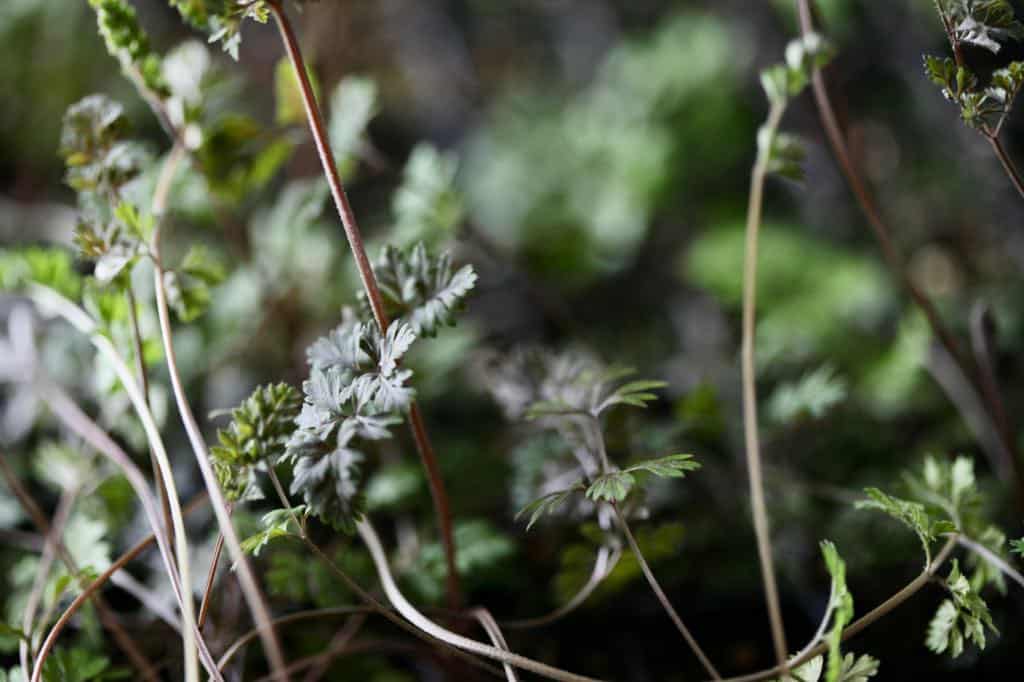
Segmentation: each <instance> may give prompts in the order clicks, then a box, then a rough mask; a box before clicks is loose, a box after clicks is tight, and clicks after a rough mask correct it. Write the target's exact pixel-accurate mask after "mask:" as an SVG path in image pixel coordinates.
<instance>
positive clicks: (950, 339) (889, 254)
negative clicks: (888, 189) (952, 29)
mask: <svg viewBox="0 0 1024 682" xmlns="http://www.w3.org/2000/svg"><path fill="white" fill-rule="evenodd" d="M796 5H797V10H798V13H799V15H800V27H801V32H802V33H803V34H804V35H808V34H810V33H812V32H813V31H814V22H813V19H812V14H811V0H796ZM954 47H955V45H954ZM811 87H812V90H813V91H814V100H815V103H816V105H817V108H818V113H819V115H820V116H821V123H822V126H823V127H824V129H825V135H826V137H827V138H828V141H829V144H830V146H831V147H832V152H833V153H834V154H835V157H836V160H837V161H838V163H839V166H840V168H841V169H842V172H843V175H844V176H845V177H846V181H847V184H848V185H849V187H850V190H851V191H852V192H853V195H854V197H855V198H856V200H857V203H858V204H859V205H860V207H861V210H862V211H863V212H864V215H865V217H866V218H867V220H868V224H869V225H870V226H871V229H872V231H873V232H874V235H875V239H876V240H877V241H878V245H879V247H880V248H881V249H882V255H883V257H884V259H885V262H886V265H887V266H888V268H889V270H890V272H891V273H892V276H893V278H894V279H896V281H897V282H899V284H900V285H901V286H902V287H903V289H904V291H906V293H907V294H908V295H909V296H910V298H911V300H912V301H913V302H914V304H915V305H916V306H917V307H918V308H920V310H921V312H923V313H924V316H925V318H926V319H927V320H928V324H929V326H930V327H931V329H932V333H933V334H934V335H935V338H936V340H937V341H938V342H939V343H940V344H941V345H942V346H943V348H945V350H946V352H947V353H949V355H950V357H951V358H953V360H954V362H955V364H956V366H957V367H958V368H959V370H960V371H961V372H962V373H963V374H964V376H965V377H966V378H967V380H968V382H969V383H970V384H971V385H972V387H973V388H974V390H976V391H978V393H979V394H981V397H982V400H983V401H984V403H985V406H986V411H987V412H988V415H989V417H990V418H991V419H992V420H993V422H995V420H996V417H995V415H997V414H998V412H999V408H998V406H996V405H994V404H993V402H992V400H991V395H990V394H989V393H988V392H986V391H985V390H984V388H983V387H982V384H983V381H982V379H981V377H980V373H979V371H978V368H977V367H976V365H975V364H974V362H973V361H972V359H971V357H970V355H969V354H967V353H965V352H964V351H963V349H962V348H961V346H960V344H959V343H958V342H957V340H956V338H955V337H954V336H953V334H952V333H951V332H950V331H949V329H948V328H947V327H946V325H945V323H944V322H943V321H942V318H941V316H940V315H939V312H938V310H937V309H936V307H935V304H934V303H933V302H932V301H931V299H929V298H928V296H927V295H925V293H924V292H923V291H921V290H920V289H919V288H918V287H917V285H916V284H915V283H914V281H913V279H912V278H911V277H910V275H909V273H908V272H907V270H906V269H905V268H904V267H903V259H902V257H901V256H900V253H899V250H898V249H897V248H896V245H895V243H894V242H893V239H892V233H891V231H890V230H889V227H888V226H887V225H886V223H885V221H884V220H883V219H882V215H881V212H880V211H879V210H878V206H877V205H876V204H875V201H874V198H873V197H872V195H871V193H870V192H869V191H868V189H867V186H866V184H865V183H864V180H863V178H862V177H861V175H860V171H859V170H858V169H857V167H856V166H855V165H854V163H853V160H852V158H851V156H850V152H849V149H848V148H847V144H846V138H845V137H844V135H843V132H842V129H841V128H840V125H839V120H838V118H837V117H836V113H835V108H834V107H833V106H832V100H831V99H830V97H829V94H828V88H827V87H826V86H825V78H824V76H823V75H822V72H821V69H820V68H815V69H814V71H813V73H812V74H811ZM990 139H992V138H990ZM993 146H994V147H998V148H999V149H1002V146H1001V145H1000V144H999V141H998V139H994V140H993ZM997 156H999V154H998V152H997ZM1004 158H1005V159H1006V161H1007V162H1008V161H1009V158H1008V157H1006V155H1005V152H1004V153H1003V154H1002V156H1001V157H1000V160H1002V159H1004ZM1007 172H1008V173H1010V176H1011V179H1014V180H1015V183H1016V181H1017V180H1019V179H1020V178H1019V176H1018V175H1017V174H1016V173H1015V172H1010V171H1009V170H1008V171H1007ZM1018 189H1020V188H1018ZM1022 196H1024V191H1022ZM996 431H997V432H998V435H999V438H1000V440H1001V441H1003V444H1004V445H1005V447H1006V449H1007V451H1008V452H1009V453H1010V455H1011V460H1012V462H1013V479H1014V482H1015V484H1016V487H1017V501H1018V504H1022V505H1024V472H1022V471H1021V466H1020V463H1019V461H1018V459H1019V457H1018V454H1017V443H1016V442H1015V439H1014V438H1013V437H1012V435H1010V437H1008V434H1007V433H1006V432H1004V431H1003V430H1002V429H998V428H997V429H996Z"/></svg>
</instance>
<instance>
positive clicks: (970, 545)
mask: <svg viewBox="0 0 1024 682" xmlns="http://www.w3.org/2000/svg"><path fill="white" fill-rule="evenodd" d="M956 541H957V542H958V543H959V544H960V545H961V546H962V547H964V548H965V549H967V550H970V551H971V552H974V553H975V554H977V555H978V556H979V557H981V558H982V560H984V561H986V562H988V563H989V564H990V565H991V566H992V567H993V568H995V569H996V570H998V571H1000V572H1002V574H1003V575H1005V576H1006V577H1007V578H1009V579H1010V580H1012V581H1013V582H1015V583H1017V584H1018V585H1020V586H1021V587H1024V575H1021V574H1020V572H1019V571H1018V570H1017V569H1015V568H1014V567H1013V566H1011V565H1010V564H1009V563H1008V562H1007V561H1006V560H1004V559H1003V558H1002V557H1001V556H999V555H998V554H996V553H995V552H993V551H992V550H990V549H989V548H988V547H986V546H985V545H983V544H981V543H980V542H975V541H974V540H972V539H971V538H969V537H967V536H964V535H958V536H956Z"/></svg>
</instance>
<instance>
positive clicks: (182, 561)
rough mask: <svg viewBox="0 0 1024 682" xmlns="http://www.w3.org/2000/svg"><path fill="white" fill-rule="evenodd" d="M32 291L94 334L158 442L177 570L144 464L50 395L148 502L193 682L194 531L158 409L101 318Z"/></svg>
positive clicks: (39, 289)
mask: <svg viewBox="0 0 1024 682" xmlns="http://www.w3.org/2000/svg"><path fill="white" fill-rule="evenodd" d="M27 293H28V296H29V297H30V298H31V299H32V300H33V301H35V303H36V305H38V306H39V307H40V308H41V309H42V310H45V311H48V312H50V313H52V314H55V315H58V316H60V317H62V318H64V319H65V320H66V321H67V322H69V323H70V324H71V325H72V326H73V327H75V328H76V329H77V330H78V331H79V332H81V333H83V334H85V335H86V336H88V337H89V340H90V341H91V342H92V344H93V345H94V346H95V347H96V349H97V350H99V351H100V353H101V354H102V355H103V356H104V357H105V358H106V359H107V361H108V362H109V363H110V364H111V365H112V366H113V368H114V372H115V373H116V374H117V378H118V379H119V380H120V381H121V385H122V386H123V387H124V389H125V391H126V392H127V393H128V398H129V399H130V400H131V402H132V406H133V407H134V408H135V412H136V414H137V415H138V417H139V420H140V421H141V422H142V427H143V429H144V430H145V432H146V438H147V440H148V441H149V444H150V446H151V447H152V448H153V454H154V455H155V456H156V459H157V463H158V464H159V466H160V474H161V476H162V477H163V483H164V486H165V487H166V489H167V495H168V498H169V499H170V502H171V517H172V519H171V520H172V522H173V531H174V543H175V548H176V550H177V552H176V556H177V570H176V571H175V562H174V556H173V555H172V554H171V551H170V547H169V546H168V544H167V542H166V539H165V538H164V537H163V533H162V532H161V527H160V517H159V513H158V512H157V506H156V503H155V500H154V499H153V494H152V492H150V490H149V487H148V485H147V483H146V479H145V477H143V475H142V472H140V471H139V469H138V467H136V466H135V464H134V463H133V462H132V461H131V459H130V458H129V457H128V455H127V454H126V453H125V452H124V451H123V450H122V449H121V448H120V446H118V445H117V444H116V443H115V442H114V441H113V440H111V439H110V437H109V436H108V435H107V434H106V432H104V431H103V430H102V429H100V428H99V427H98V426H97V425H96V424H95V423H94V422H93V421H92V420H91V419H90V418H89V417H88V415H86V414H85V413H84V412H82V411H81V409H79V408H78V406H77V405H75V403H74V401H72V400H71V399H70V398H67V396H65V395H63V393H61V392H59V391H56V390H51V391H49V393H50V394H51V396H50V397H51V400H50V401H49V402H50V404H51V407H56V406H57V405H60V406H61V407H62V408H63V410H64V411H65V412H66V414H65V416H64V417H62V418H64V419H65V421H67V422H68V425H69V426H71V427H72V429H73V430H76V432H78V434H79V435H80V436H81V437H82V438H83V439H84V440H85V441H86V442H88V443H89V444H90V445H92V446H93V447H94V448H96V449H97V450H98V451H99V452H100V453H102V454H104V455H106V456H107V457H108V458H110V459H111V460H112V461H113V462H114V463H115V464H116V465H117V466H118V467H120V468H121V469H122V471H124V473H125V476H126V478H127V479H128V481H129V483H130V484H131V486H132V488H133V489H134V490H135V493H136V494H137V495H138V496H139V499H140V501H141V502H142V507H143V511H144V512H145V514H146V516H147V520H148V521H149V524H150V526H151V527H152V528H153V531H154V533H156V534H157V543H158V545H159V547H160V554H161V557H162V558H163V560H164V565H165V567H166V568H167V572H168V575H169V576H170V579H171V585H172V587H173V588H174V590H175V594H176V596H177V597H178V602H179V604H180V605H181V609H182V621H183V625H184V638H183V639H184V649H185V677H186V680H188V682H198V679H199V672H198V657H197V647H198V646H199V645H198V644H197V640H196V637H195V628H194V626H195V609H194V605H193V603H192V595H191V592H190V591H189V590H186V589H183V586H187V585H191V570H190V567H189V548H188V536H187V535H186V533H185V523H184V520H183V519H182V513H181V502H180V501H179V499H178V490H177V487H176V484H175V481H174V473H173V470H172V469H171V463H170V460H169V459H168V457H167V451H166V449H165V448H164V443H163V439H162V438H161V436H160V430H159V428H157V425H156V421H155V420H154V419H153V414H152V413H151V412H150V410H149V408H148V407H147V406H146V403H145V400H143V397H142V393H141V391H140V390H139V387H138V385H137V384H136V383H135V379H134V377H133V376H132V373H131V370H129V369H128V366H127V365H126V364H125V362H124V360H122V359H121V356H120V355H119V354H118V352H117V349H115V348H114V345H113V344H112V343H111V342H110V339H108V338H107V337H106V336H104V335H103V334H102V333H100V332H99V331H98V330H97V329H96V324H95V322H94V321H93V320H92V318H91V317H89V315H88V314H87V313H86V312H85V311H84V310H82V309H81V308H79V307H78V306H77V305H75V304H74V303H72V302H71V301H69V300H67V299H66V298H64V297H63V296H61V295H60V294H59V293H57V292H56V291H54V290H53V289H50V288H49V287H44V286H40V285H38V284H30V285H29V286H28V290H27ZM41 674H42V670H41V668H37V669H36V670H35V671H33V678H34V679H33V682H38V676H39V675H41Z"/></svg>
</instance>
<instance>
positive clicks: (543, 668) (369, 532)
mask: <svg viewBox="0 0 1024 682" xmlns="http://www.w3.org/2000/svg"><path fill="white" fill-rule="evenodd" d="M356 530H357V531H358V533H359V537H361V538H362V539H363V543H364V544H365V545H366V548H367V549H368V550H369V552H370V557H371V558H372V559H373V564H374V567H375V568H376V570H377V577H378V578H379V579H380V582H381V586H382V587H383V588H384V594H386V595H387V597H388V601H390V602H391V604H392V606H394V607H395V610H396V611H398V612H399V613H400V614H402V616H403V617H404V618H405V619H406V620H408V621H409V622H410V623H412V624H413V625H414V626H416V627H417V628H419V629H420V630H422V631H423V632H425V633H427V634H428V635H430V636H431V637H434V638H436V639H439V640H441V641H442V642H445V643H447V644H450V645H451V646H454V647H457V648H459V649H462V650H463V651H468V652H470V653H474V654H479V655H480V656H485V657H487V658H491V659H494V660H496V661H499V662H500V663H508V664H510V665H514V666H516V667H517V668H522V669H523V670H528V671H530V672H532V673H536V674H538V675H540V676H542V677H546V678H548V679H552V680H564V681H565V682H595V678H592V677H585V676H583V675H576V674H574V673H570V672H567V671H565V670H561V669H560V668H555V667H553V666H550V665H547V664H546V663H541V662H539V661H534V660H533V659H530V658H526V657H525V656H520V655H519V654H514V653H510V652H508V651H504V650H502V649H498V648H495V647H493V646H489V645H487V644H484V643H483V642H478V641H476V640H474V639H469V638H468V637H463V636H462V635H458V634H455V633H454V632H452V631H451V630H447V629H445V628H443V627H441V626H440V625H438V624H437V623H435V622H433V621H432V620H430V619H429V618H427V617H426V616H424V615H423V614H422V613H420V612H419V611H418V610H417V609H416V607H414V606H413V605H412V604H411V603H409V601H408V600H407V599H406V598H405V595H403V594H402V592H401V590H399V589H398V585H396V584H395V579H394V577H393V576H392V575H391V567H390V566H389V565H388V560H387V557H386V556H385V555H384V548H383V547H382V546H381V543H380V538H379V537H377V532H376V531H375V530H374V529H373V526H371V525H370V522H369V520H367V519H366V518H363V519H362V520H360V521H359V522H358V523H357V524H356Z"/></svg>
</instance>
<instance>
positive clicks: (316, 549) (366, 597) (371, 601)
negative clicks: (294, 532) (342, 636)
mask: <svg viewBox="0 0 1024 682" xmlns="http://www.w3.org/2000/svg"><path fill="white" fill-rule="evenodd" d="M267 473H268V474H269V475H270V481H271V483H273V485H274V490H275V491H276V492H277V496H278V498H279V499H280V500H281V504H282V505H283V507H284V508H285V509H287V510H288V513H289V515H290V516H291V517H292V521H293V522H294V523H295V525H296V526H297V527H298V529H299V539H301V540H302V541H303V542H304V543H305V544H306V547H308V548H309V549H310V550H311V551H312V552H313V553H314V554H316V555H317V556H318V557H320V559H322V560H323V562H324V564H326V565H327V567H328V568H329V569H330V570H331V572H332V573H334V574H335V575H336V576H338V578H340V579H341V581H342V582H343V583H344V584H345V586H346V587H347V588H348V589H350V590H351V591H352V592H353V593H354V594H355V595H356V596H357V597H359V598H360V599H361V600H363V602H364V603H365V604H366V605H367V606H369V607H370V608H371V609H373V611H374V612H376V613H378V614H380V615H381V616H384V618H386V619H387V620H389V621H391V622H392V623H393V624H395V625H396V626H398V627H399V628H400V629H402V630H405V631H406V632H408V633H409V634H411V635H413V636H414V637H417V638H419V639H422V640H424V641H427V642H430V643H431V644H433V643H435V642H436V640H435V639H433V638H431V637H430V636H428V635H427V634H424V633H423V632H420V631H419V630H417V629H416V628H415V627H413V626H411V625H409V624H408V623H406V622H405V621H404V620H402V619H401V618H400V617H399V616H397V615H396V614H395V613H394V612H392V610H391V609H389V608H388V607H387V606H385V605H384V604H382V603H381V602H380V601H378V600H377V599H376V598H375V597H374V596H373V595H372V594H370V593H369V592H367V591H366V590H365V589H363V587H362V585H360V584H359V583H357V582H356V581H355V580H353V579H352V577H351V576H350V575H348V574H347V573H345V571H343V570H341V569H340V568H338V565H337V564H336V563H334V561H333V560H332V559H331V557H329V556H327V553H326V552H324V551H323V550H322V549H320V546H319V545H318V544H316V543H315V542H313V541H312V540H311V539H310V538H309V534H308V533H307V532H306V526H305V524H303V523H302V521H300V520H299V518H298V516H297V515H296V514H295V509H294V508H293V507H292V505H291V502H289V501H288V496H287V495H286V494H285V492H284V487H283V486H282V485H281V481H280V479H278V477H277V472H275V471H274V469H273V467H268V468H267ZM440 644H441V645H442V646H443V647H445V648H447V649H448V650H449V651H450V652H451V653H452V654H453V655H455V656H456V657H457V658H460V659H461V660H464V661H467V662H468V663H470V664H472V665H475V666H477V667H478V668H483V669H485V670H487V671H488V672H492V673H495V674H497V675H499V676H500V674H501V673H500V672H498V671H497V669H496V668H491V667H490V666H489V665H488V664H486V663H484V662H482V661H479V660H477V659H476V658H475V657H473V656H470V655H468V654H466V653H465V652H463V651H460V650H459V649H457V648H455V647H452V646H451V645H449V644H446V643H445V642H440Z"/></svg>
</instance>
